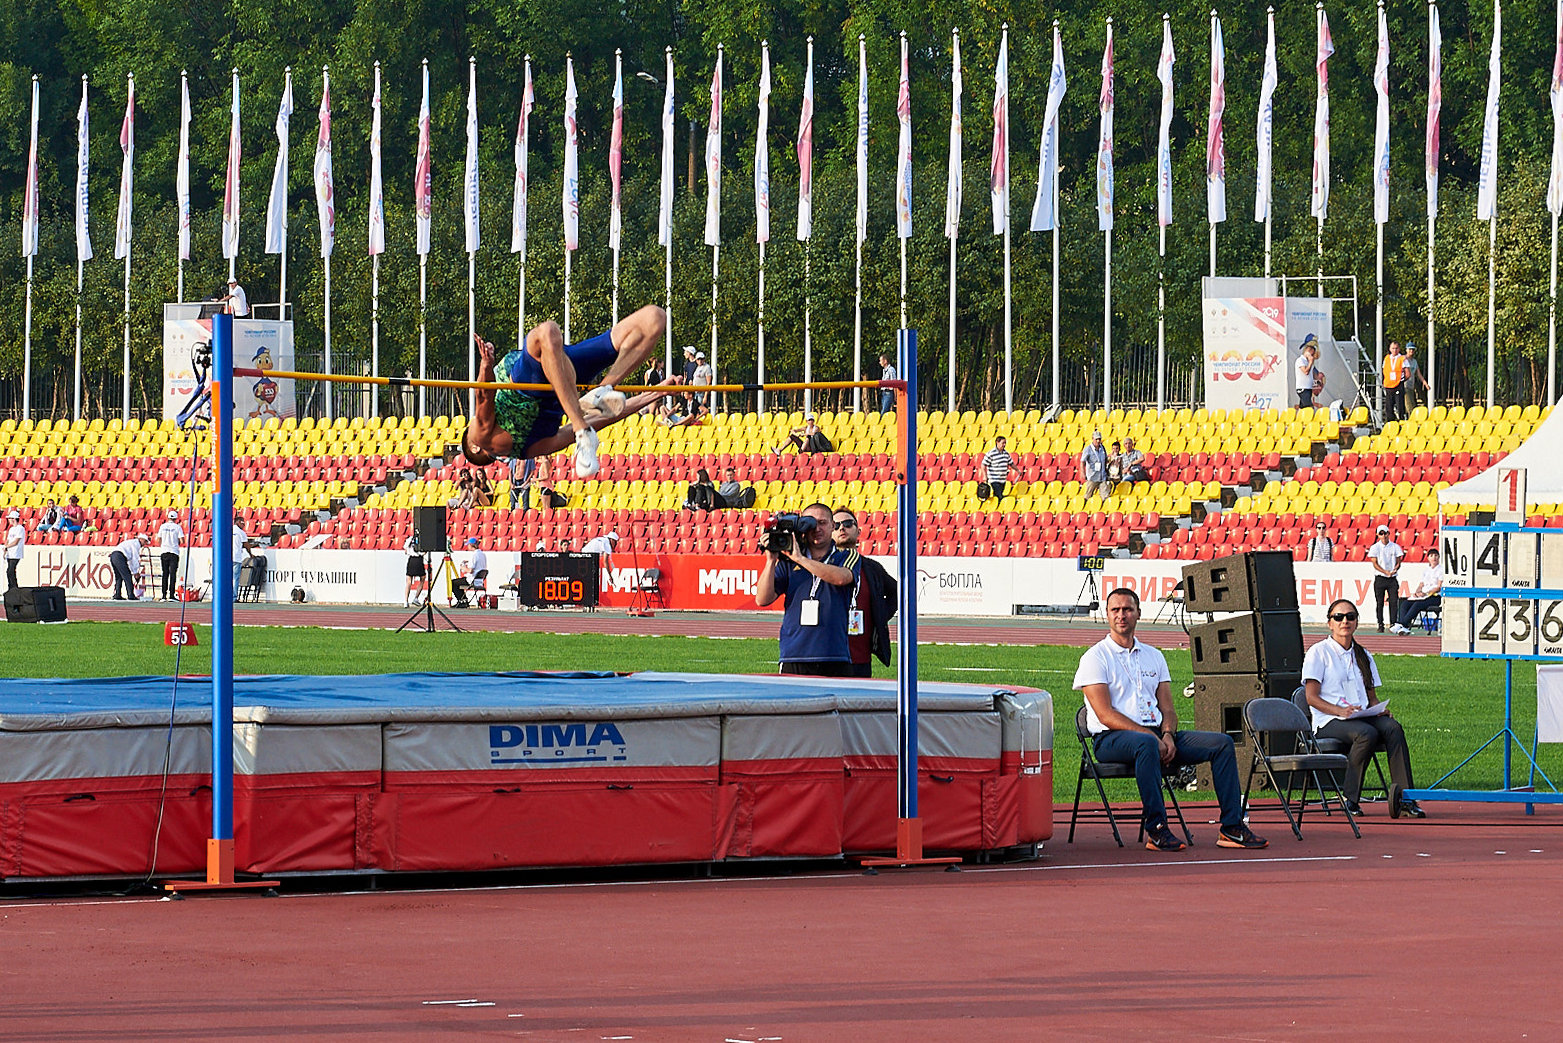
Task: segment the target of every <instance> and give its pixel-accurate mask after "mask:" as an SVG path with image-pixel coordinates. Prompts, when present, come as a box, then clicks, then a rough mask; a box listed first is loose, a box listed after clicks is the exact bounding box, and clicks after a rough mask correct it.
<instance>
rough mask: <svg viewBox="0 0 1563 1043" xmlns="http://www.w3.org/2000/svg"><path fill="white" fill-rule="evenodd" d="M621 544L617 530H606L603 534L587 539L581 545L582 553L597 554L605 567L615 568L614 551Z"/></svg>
mask: <svg viewBox="0 0 1563 1043" xmlns="http://www.w3.org/2000/svg"><path fill="white" fill-rule="evenodd" d="M618 545H619V534H618V533H617V532H605V533H603V534H602V535H601V536H594V537H592V538H591V539H589V540H587V541H586V543H585V545H584V546H582V547H581V553H582V554H596V555H598V557H599V559H600V563H601V565H602V567H603V568H605V569H611V568H613V552H614V550H615V548H617V547H618Z"/></svg>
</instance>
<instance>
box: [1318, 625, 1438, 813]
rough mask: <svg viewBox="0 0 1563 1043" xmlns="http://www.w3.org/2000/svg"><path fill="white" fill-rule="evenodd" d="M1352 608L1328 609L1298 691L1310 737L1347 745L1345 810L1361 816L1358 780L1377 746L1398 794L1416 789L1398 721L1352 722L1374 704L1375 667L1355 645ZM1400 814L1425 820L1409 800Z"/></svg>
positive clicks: (1387, 717) (1379, 718)
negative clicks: (1326, 629)
mask: <svg viewBox="0 0 1563 1043" xmlns="http://www.w3.org/2000/svg"><path fill="white" fill-rule="evenodd" d="M1357 616H1358V612H1357V606H1356V605H1355V604H1353V603H1352V602H1350V601H1347V600H1346V599H1345V598H1342V599H1340V600H1339V601H1336V602H1334V603H1333V604H1331V605H1330V610H1329V621H1330V636H1329V637H1328V638H1326V639H1325V640H1323V641H1320V642H1318V643H1317V644H1315V645H1314V646H1313V647H1312V648H1310V649H1308V654H1307V655H1305V656H1303V669H1302V676H1303V691H1304V693H1305V694H1306V695H1307V696H1308V709H1309V710H1310V711H1311V713H1312V716H1313V733H1314V734H1315V735H1317V736H1319V737H1320V738H1322V739H1338V740H1340V741H1342V742H1345V743H1349V744H1350V748H1349V749H1348V750H1347V752H1346V757H1347V759H1348V760H1350V761H1351V767H1350V768H1349V769H1348V770H1347V773H1346V785H1345V787H1344V792H1345V794H1346V802H1347V805H1348V806H1349V807H1350V808H1351V811H1352V814H1354V815H1360V814H1362V810H1361V809H1360V808H1359V807H1358V806H1357V802H1358V801H1359V800H1360V799H1361V798H1362V776H1363V774H1364V773H1365V772H1366V771H1367V768H1368V761H1370V760H1372V759H1373V751H1374V750H1376V749H1378V748H1379V745H1380V744H1381V743H1382V745H1383V747H1384V752H1385V753H1387V754H1388V755H1389V777H1390V780H1391V781H1392V782H1394V783H1395V784H1396V785H1398V786H1399V787H1400V788H1401V789H1403V790H1408V789H1415V786H1414V785H1413V784H1412V781H1411V753H1410V750H1409V749H1408V748H1407V746H1406V733H1405V731H1404V730H1402V729H1401V727H1400V722H1399V721H1397V720H1395V719H1394V718H1393V717H1391V716H1390V715H1389V711H1388V710H1387V709H1386V710H1385V711H1384V712H1383V713H1380V714H1376V715H1373V716H1368V717H1352V714H1354V713H1359V712H1361V711H1362V710H1366V709H1368V708H1370V707H1372V706H1374V705H1377V704H1378V701H1379V700H1378V689H1379V686H1380V685H1381V684H1382V682H1381V681H1380V680H1379V675H1378V664H1376V663H1374V662H1373V656H1371V655H1370V654H1368V650H1367V649H1366V648H1363V647H1362V645H1360V644H1359V643H1358V642H1357V639H1356V635H1357V622H1358V619H1357ZM1400 813H1401V814H1402V815H1409V816H1410V817H1412V818H1425V817H1426V816H1427V813H1426V812H1424V811H1423V810H1422V809H1421V807H1419V806H1418V805H1417V802H1416V801H1414V800H1406V799H1404V798H1402V799H1401V801H1400Z"/></svg>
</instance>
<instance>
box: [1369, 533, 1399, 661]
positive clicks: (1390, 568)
mask: <svg viewBox="0 0 1563 1043" xmlns="http://www.w3.org/2000/svg"><path fill="white" fill-rule="evenodd" d="M1367 555H1368V560H1369V561H1371V562H1372V563H1373V604H1374V607H1375V608H1376V610H1377V615H1378V632H1379V633H1381V634H1382V633H1383V632H1384V602H1385V601H1386V600H1387V601H1388V602H1389V621H1390V622H1391V623H1393V622H1394V621H1395V620H1396V619H1398V618H1400V578H1399V577H1400V563H1401V562H1402V561H1405V560H1406V552H1405V549H1404V548H1403V547H1401V546H1400V544H1398V543H1396V542H1395V541H1394V539H1393V538H1391V537H1390V535H1389V526H1388V525H1380V526H1379V527H1378V541H1377V542H1376V543H1374V544H1373V545H1372V546H1371V547H1369V548H1368V550H1367Z"/></svg>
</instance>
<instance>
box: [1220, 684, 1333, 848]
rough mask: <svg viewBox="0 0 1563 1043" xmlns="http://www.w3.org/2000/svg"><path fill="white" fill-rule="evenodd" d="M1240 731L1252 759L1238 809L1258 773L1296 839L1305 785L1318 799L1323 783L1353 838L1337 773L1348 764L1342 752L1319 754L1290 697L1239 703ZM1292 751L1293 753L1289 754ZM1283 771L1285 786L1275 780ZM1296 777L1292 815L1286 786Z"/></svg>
mask: <svg viewBox="0 0 1563 1043" xmlns="http://www.w3.org/2000/svg"><path fill="white" fill-rule="evenodd" d="M1243 731H1244V733H1245V734H1246V735H1247V736H1248V743H1249V746H1250V747H1251V748H1252V749H1253V751H1254V759H1253V763H1252V765H1251V767H1250V768H1249V772H1248V784H1247V785H1245V786H1244V787H1243V808H1244V810H1245V812H1246V811H1247V809H1248V807H1249V804H1248V794H1249V791H1250V790H1251V789H1252V788H1253V785H1254V778H1255V776H1257V775H1259V774H1260V773H1261V772H1263V773H1264V778H1265V779H1267V780H1268V781H1269V784H1270V788H1271V789H1273V790H1275V792H1276V794H1277V795H1278V796H1279V797H1280V798H1281V810H1282V811H1283V812H1285V813H1286V821H1287V822H1288V823H1290V824H1291V827H1292V833H1293V835H1295V836H1296V837H1297V839H1298V840H1301V839H1302V817H1303V811H1304V810H1305V809H1306V808H1307V806H1308V783H1309V780H1310V779H1311V780H1312V781H1313V785H1314V787H1315V788H1316V789H1317V790H1318V792H1319V796H1320V798H1321V800H1322V799H1323V798H1324V796H1325V792H1324V783H1325V780H1326V779H1327V780H1329V785H1330V788H1331V789H1333V790H1334V791H1335V797H1336V799H1337V800H1338V801H1340V806H1341V810H1342V811H1343V812H1345V815H1346V821H1347V822H1348V823H1350V825H1351V831H1352V833H1353V834H1355V835H1356V837H1357V839H1359V840H1360V839H1362V831H1361V830H1359V829H1358V828H1357V819H1356V816H1355V815H1353V814H1352V813H1351V808H1349V807H1347V806H1346V795H1345V794H1344V793H1342V792H1341V788H1340V775H1339V774H1338V773H1343V772H1345V771H1346V769H1347V767H1348V766H1349V763H1350V762H1348V761H1347V760H1346V756H1345V754H1341V753H1319V752H1318V747H1317V746H1316V744H1315V740H1314V737H1313V732H1312V730H1311V729H1310V728H1309V727H1308V715H1307V714H1305V713H1303V712H1302V711H1301V710H1299V709H1298V708H1297V706H1296V704H1295V703H1293V702H1292V701H1291V700H1290V699H1250V700H1249V701H1248V702H1247V703H1245V704H1244V705H1243ZM1294 751H1295V752H1294ZM1283 772H1284V773H1285V779H1286V784H1285V785H1284V786H1283V785H1282V784H1281V779H1280V777H1279V776H1280V773H1283ZM1299 778H1300V779H1302V794H1301V795H1300V796H1299V798H1298V803H1297V814H1296V816H1295V817H1294V816H1293V815H1292V790H1293V789H1294V788H1295V787H1296V785H1297V780H1298V779H1299Z"/></svg>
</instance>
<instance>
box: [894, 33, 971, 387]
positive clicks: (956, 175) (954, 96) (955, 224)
mask: <svg viewBox="0 0 1563 1043" xmlns="http://www.w3.org/2000/svg"><path fill="white" fill-rule="evenodd" d="M950 39H951V41H952V42H951V45H950V49H951V56H952V59H953V64H954V69H953V72H952V74H951V87H952V92H951V96H950V114H951V121H952V122H953V123H954V124H955V127H954V128H952V133H954V134H959V133H960V116H961V110H960V105H961V99H960V88H961V31H960V29H958V28H952V29H951V30H950ZM955 147H956V141H955V140H952V141H951V142H950V148H951V152H952V155H951V166H950V170H949V174H948V176H949V178H950V180H951V181H953V182H954V184H952V185H949V186H948V187H947V188H946V189H945V192H946V196H947V199H948V200H949V202H950V205H951V206H952V207H953V208H954V212H953V213H951V214H948V215H946V219H945V235H946V236H948V237H949V240H950V357H949V381H950V383H949V399H948V403H947V405H946V406H945V409H946V411H947V412H950V413H953V412H955V241H956V239H957V238H958V237H959V228H960V219H961V215H960V199H961V188H962V186H961V179H962V178H963V177H964V164H958V163H955V162H954V160H955V156H954V155H953V153H954V149H955ZM901 324H902V325H903V326H904V325H906V323H905V322H904V321H903V322H902V323H901Z"/></svg>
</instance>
